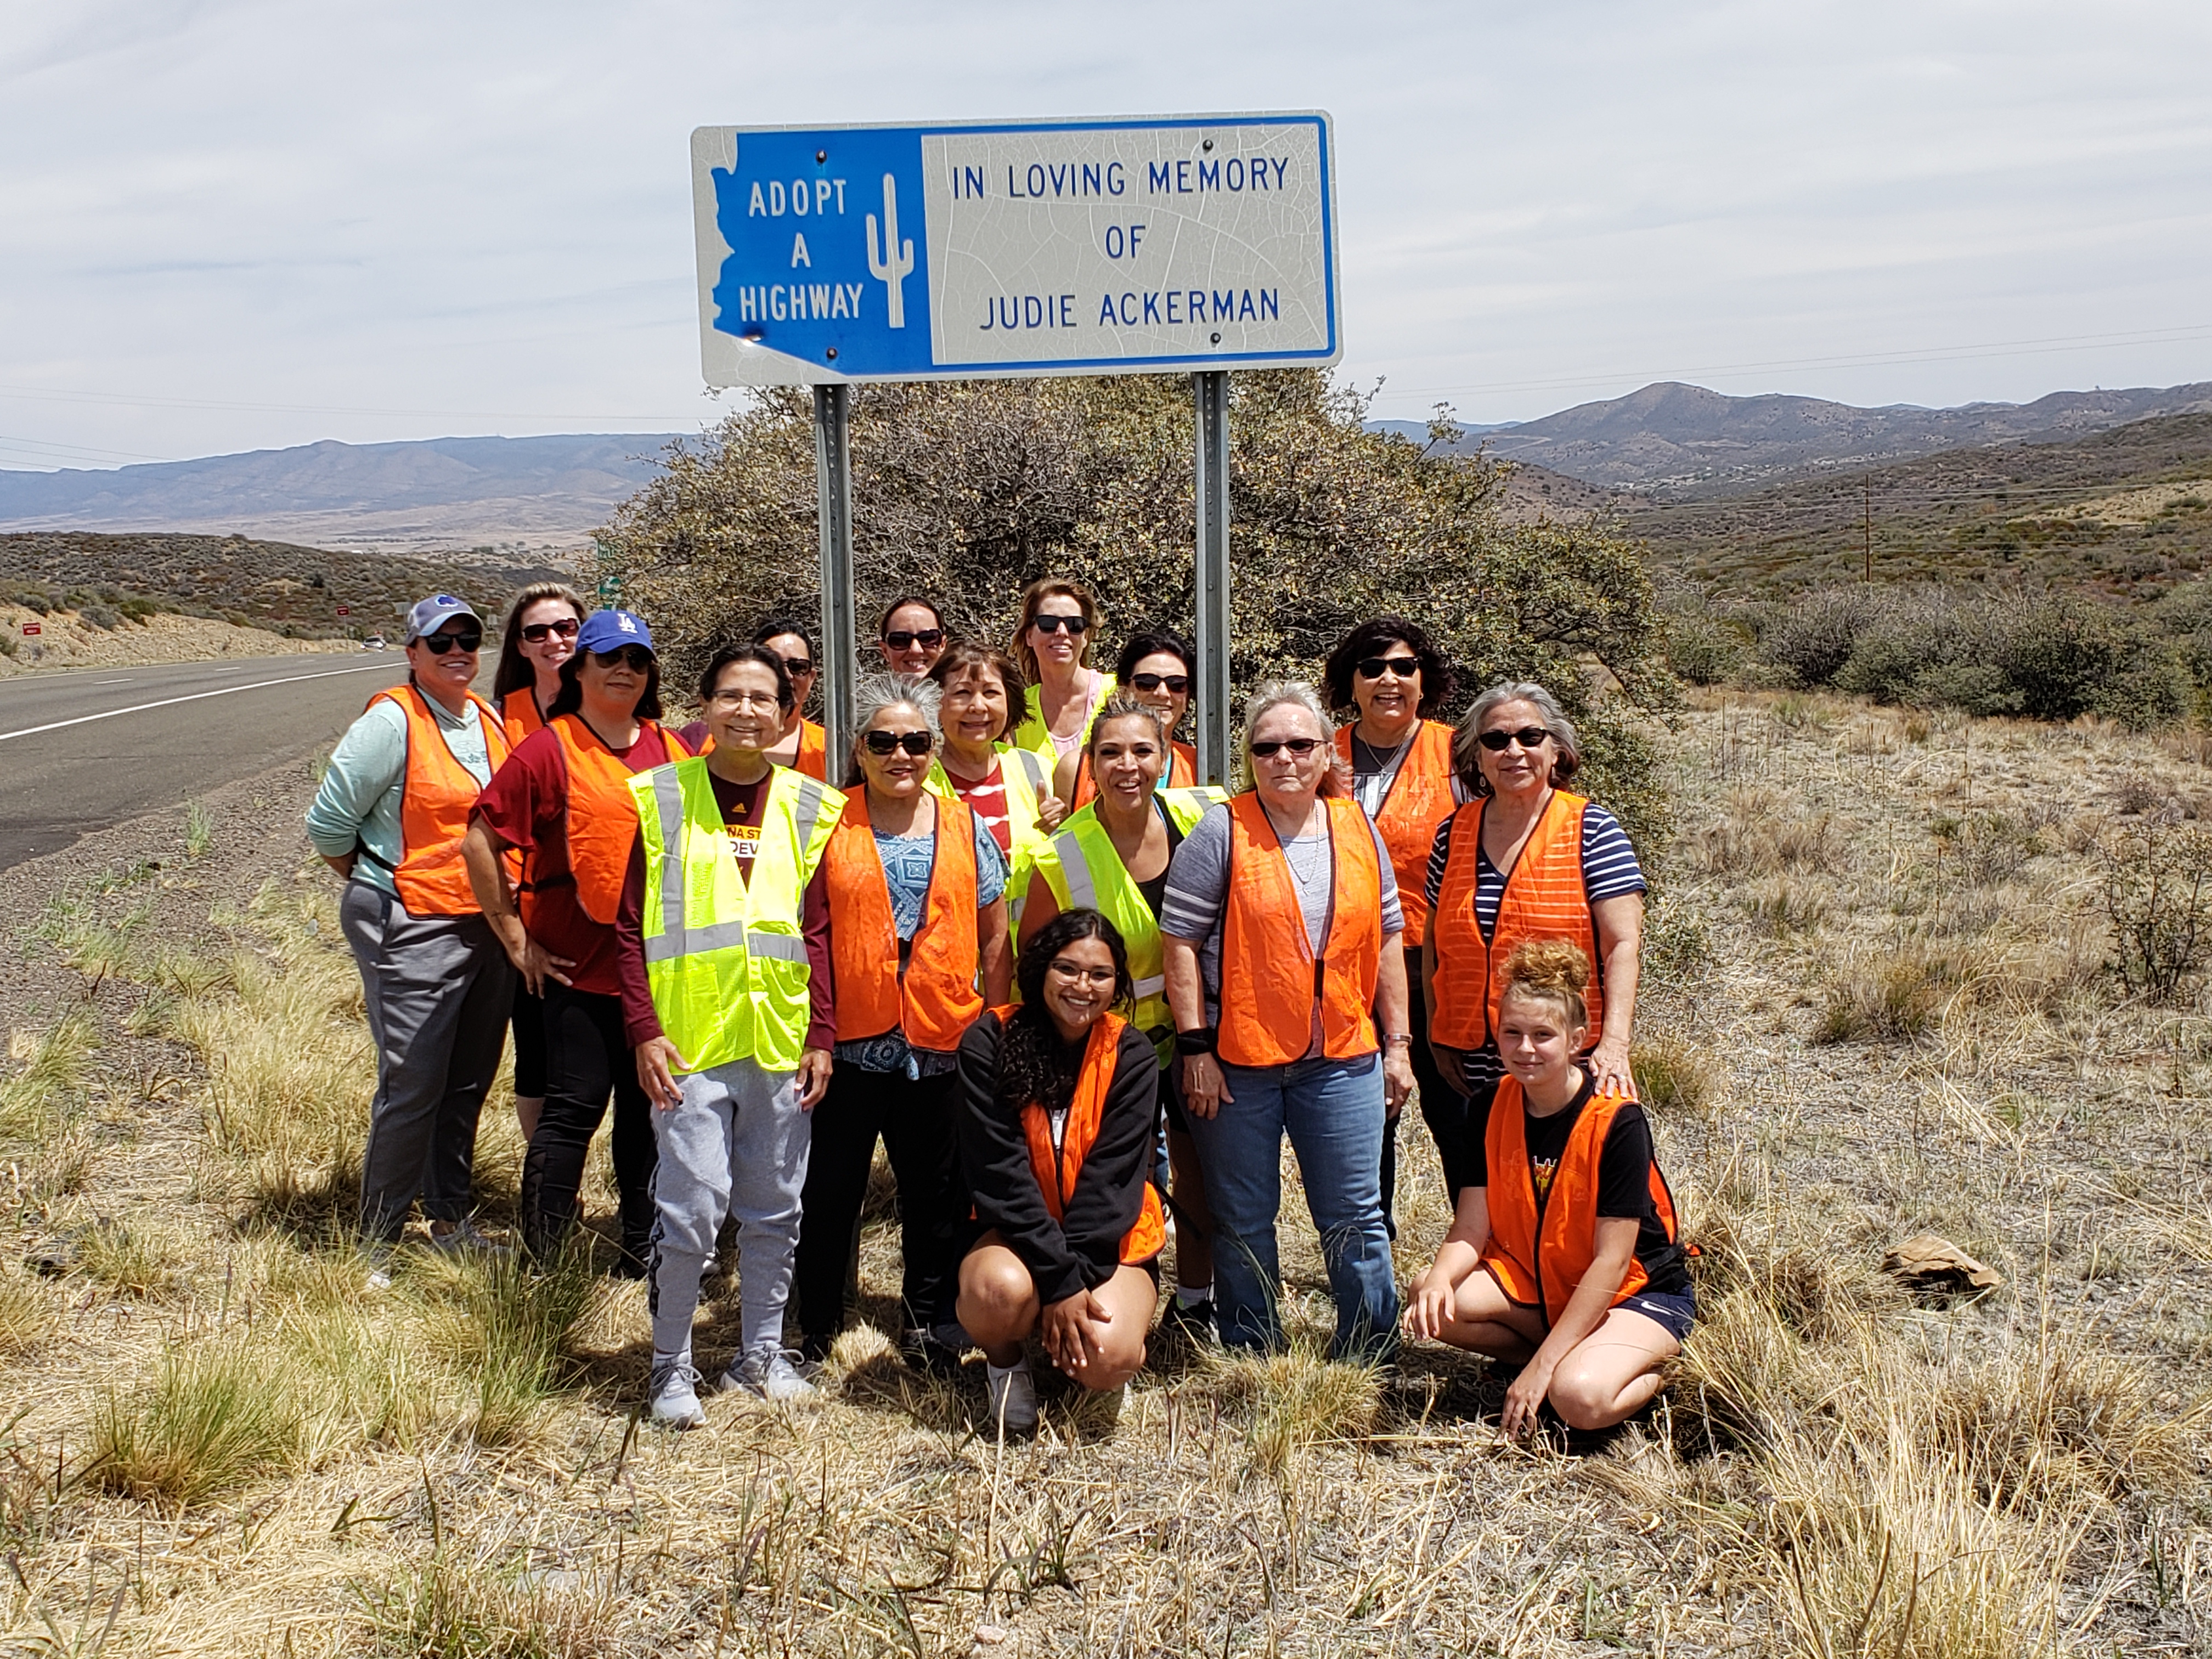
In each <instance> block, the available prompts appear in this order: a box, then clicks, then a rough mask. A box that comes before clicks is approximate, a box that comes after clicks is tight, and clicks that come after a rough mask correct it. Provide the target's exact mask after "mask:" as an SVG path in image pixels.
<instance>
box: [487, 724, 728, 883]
mask: <svg viewBox="0 0 2212 1659" xmlns="http://www.w3.org/2000/svg"><path fill="white" fill-rule="evenodd" d="M546 724H547V725H548V726H550V727H551V728H552V730H553V734H554V735H555V736H556V737H557V738H559V739H560V740H561V758H562V763H563V764H564V765H565V766H566V767H567V769H568V811H567V812H566V813H565V814H564V815H563V824H562V827H563V829H564V830H565V832H566V834H567V836H568V880H570V881H573V882H574V884H575V886H576V902H577V904H578V905H579V906H580V908H582V910H583V912H584V914H585V915H587V916H589V917H590V918H591V919H592V921H596V922H598V923H599V925H600V926H601V927H613V926H614V921H615V913H616V912H617V910H619V909H620V908H622V890H623V877H624V876H626V875H627V874H629V849H630V847H631V845H632V844H633V843H634V842H635V840H636V838H637V825H638V815H637V805H636V803H635V801H634V800H633V799H631V793H630V787H629V781H630V779H631V778H632V777H634V776H635V775H636V774H635V772H634V771H633V770H632V769H631V767H630V764H629V762H628V761H626V760H624V759H623V757H621V756H620V755H617V754H616V753H615V751H614V750H611V749H610V748H608V747H607V746H606V744H604V743H602V742H601V741H600V740H599V733H597V732H594V731H592V728H591V727H590V726H586V724H585V723H584V719H583V716H582V715H580V714H560V715H556V716H555V717H554V718H553V719H552V720H549V721H547V722H546ZM637 728H638V730H637V741H638V743H643V742H644V741H645V739H646V734H647V732H659V734H660V741H661V744H662V745H663V747H664V748H665V750H666V751H667V753H668V754H669V755H670V756H671V757H674V758H675V759H678V760H685V759H689V758H690V754H691V751H690V750H689V749H687V748H685V747H684V741H683V739H682V738H678V736H677V735H676V733H675V732H671V731H670V730H669V729H668V728H667V727H665V726H662V725H660V724H659V722H657V721H654V720H640V721H639V722H638V723H637ZM630 752H631V753H633V754H635V752H636V744H632V745H631V746H630ZM548 885H553V884H548V883H534V884H532V889H531V890H527V891H526V892H525V893H524V894H523V915H522V925H523V926H524V927H529V926H530V924H531V921H532V912H533V911H534V910H535V909H536V908H537V907H536V905H535V904H534V903H533V902H532V898H533V896H534V894H535V893H536V892H538V891H542V890H544V887H546V886H548Z"/></svg>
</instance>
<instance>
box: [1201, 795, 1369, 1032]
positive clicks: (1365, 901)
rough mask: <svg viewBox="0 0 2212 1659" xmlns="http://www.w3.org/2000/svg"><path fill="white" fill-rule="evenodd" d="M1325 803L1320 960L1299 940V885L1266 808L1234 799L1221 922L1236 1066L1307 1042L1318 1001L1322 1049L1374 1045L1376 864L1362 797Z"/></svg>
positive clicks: (1224, 1005)
mask: <svg viewBox="0 0 2212 1659" xmlns="http://www.w3.org/2000/svg"><path fill="white" fill-rule="evenodd" d="M1322 805H1325V806H1326V807H1327V808H1328V840H1329V857H1330V863H1331V869H1330V872H1329V875H1330V882H1331V890H1330V902H1329V911H1330V915H1329V926H1328V942H1327V944H1326V945H1325V946H1324V948H1323V949H1322V954H1321V957H1320V958H1319V960H1316V958H1315V957H1314V953H1313V947H1312V945H1311V944H1310V942H1309V941H1308V940H1307V939H1306V924H1305V916H1304V912H1303V911H1301V910H1300V909H1299V908H1298V889H1297V882H1296V881H1294V880H1293V879H1292V878H1291V863H1290V860H1289V858H1288V857H1287V856H1286V855H1285V853H1284V851H1283V844H1282V842H1281V841H1280V840H1279V839H1278V837H1277V836H1276V835H1275V826H1274V825H1273V823H1269V822H1268V820H1267V808H1266V807H1264V806H1262V805H1260V798H1259V797H1258V796H1257V795H1254V794H1243V795H1239V796H1237V798H1236V799H1234V800H1232V801H1231V802H1230V803H1229V893H1228V896H1227V899H1226V902H1225V903H1224V905H1223V907H1222V921H1221V1024H1220V1030H1219V1033H1218V1037H1217V1039H1216V1041H1217V1046H1218V1050H1219V1053H1220V1055H1221V1058H1222V1059H1223V1060H1226V1061H1227V1062H1228V1063H1229V1064H1230V1065H1231V1066H1287V1065H1289V1064H1290V1063H1291V1061H1292V1060H1299V1059H1303V1058H1304V1055H1305V1053H1306V1050H1307V1049H1308V1048H1310V1046H1311V1043H1312V1037H1313V1011H1314V1005H1315V1003H1316V1001H1318V1002H1319V1003H1320V1005H1321V1039H1322V1054H1324V1055H1326V1056H1327V1057H1328V1058H1329V1059H1330V1060H1352V1059H1356V1058H1358V1056H1359V1055H1361V1054H1373V1053H1374V1052H1375V1048H1376V1043H1375V1021H1374V1018H1373V1015H1372V1012H1371V1011H1372V1010H1373V1008H1374V1006H1375V979H1376V971H1377V969H1379V967H1380V965H1381V963H1382V959H1383V866H1382V860H1380V859H1379V858H1377V857H1376V852H1375V836H1374V832H1373V831H1372V830H1371V829H1369V827H1368V823H1367V814H1366V813H1364V812H1363V811H1360V810H1359V803H1358V801H1355V800H1346V799H1342V798H1339V797H1330V798H1325V799H1324V800H1323V802H1322Z"/></svg>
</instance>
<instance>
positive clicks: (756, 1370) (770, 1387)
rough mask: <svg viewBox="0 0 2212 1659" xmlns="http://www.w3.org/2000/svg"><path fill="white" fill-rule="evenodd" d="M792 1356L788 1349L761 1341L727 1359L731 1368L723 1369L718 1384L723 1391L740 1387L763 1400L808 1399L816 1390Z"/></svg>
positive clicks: (794, 1356)
mask: <svg viewBox="0 0 2212 1659" xmlns="http://www.w3.org/2000/svg"><path fill="white" fill-rule="evenodd" d="M794 1358H797V1356H796V1355H794V1354H793V1353H792V1352H790V1351H789V1350H788V1349H786V1348H782V1347H779V1346H776V1345H775V1344H774V1343H763V1344H762V1345H761V1346H759V1347H757V1348H755V1349H753V1350H752V1351H751V1352H749V1353H741V1354H739V1355H738V1357H737V1358H735V1359H734V1360H732V1361H731V1362H730V1369H729V1370H726V1371H724V1372H723V1373H722V1383H721V1386H722V1388H723V1389H725V1390H734V1389H744V1391H745V1392H746V1393H747V1394H750V1395H758V1396H759V1397H760V1398H761V1399H763V1400H805V1399H808V1398H810V1397H811V1395H813V1394H814V1392H815V1389H814V1385H813V1383H810V1382H808V1381H807V1380H806V1375H805V1372H804V1371H803V1370H800V1369H799V1366H797V1365H794V1364H792V1361H793V1359H794Z"/></svg>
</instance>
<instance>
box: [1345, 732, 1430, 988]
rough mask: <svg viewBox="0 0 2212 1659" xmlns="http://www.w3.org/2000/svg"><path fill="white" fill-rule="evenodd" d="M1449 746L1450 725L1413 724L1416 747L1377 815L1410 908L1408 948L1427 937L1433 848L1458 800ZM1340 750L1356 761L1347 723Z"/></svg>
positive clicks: (1405, 903) (1405, 941)
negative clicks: (1353, 757) (1441, 825)
mask: <svg viewBox="0 0 2212 1659" xmlns="http://www.w3.org/2000/svg"><path fill="white" fill-rule="evenodd" d="M1451 746H1452V730H1451V727H1449V726H1446V725H1444V724H1443V722H1442V721H1441V720H1423V721H1422V722H1421V723H1420V724H1419V726H1416V727H1414V729H1413V747H1412V748H1410V749H1408V750H1407V751H1406V757H1405V759H1403V760H1401V761H1400V762H1399V763H1398V769H1397V771H1396V772H1395V774H1393V775H1392V776H1391V779H1390V787H1389V788H1388V789H1386V790H1385V791H1384V792H1383V805H1382V809H1381V810H1380V811H1377V812H1376V814H1375V827H1376V829H1378V830H1379V831H1381V832H1382V836H1383V846H1384V847H1386V848H1389V853H1390V868H1391V869H1392V870H1394V871H1395V872H1397V877H1398V902H1399V904H1400V905H1401V907H1402V908H1404V910H1405V912H1406V935H1405V938H1404V939H1401V941H1400V943H1401V944H1402V945H1404V946H1405V947H1406V948H1407V950H1408V951H1412V950H1416V949H1418V948H1419V945H1420V943H1421V941H1422V939H1425V937H1427V928H1428V922H1429V898H1428V892H1429V849H1430V848H1431V847H1433V846H1434V845H1435V844H1436V840H1437V825H1438V824H1440V823H1443V821H1444V820H1445V819H1446V818H1448V817H1450V816H1451V812H1452V808H1453V807H1454V806H1455V805H1457V804H1458V803H1457V802H1455V800H1454V799H1452V758H1451ZM1336 754H1337V758H1338V759H1339V760H1341V761H1342V762H1343V763H1345V764H1346V766H1349V765H1351V764H1352V727H1351V726H1340V727H1339V728H1337V733H1336Z"/></svg>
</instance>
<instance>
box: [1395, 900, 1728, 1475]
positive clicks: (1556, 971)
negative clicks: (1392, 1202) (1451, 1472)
mask: <svg viewBox="0 0 2212 1659" xmlns="http://www.w3.org/2000/svg"><path fill="white" fill-rule="evenodd" d="M1503 978H1504V987H1503V989H1502V991H1501V993H1500V996H1499V1012H1498V1049H1499V1053H1500V1054H1501V1056H1502V1058H1503V1060H1504V1065H1505V1072H1506V1075H1505V1077H1504V1079H1503V1080H1502V1081H1501V1082H1500V1083H1499V1084H1498V1094H1497V1097H1496V1098H1495V1099H1494V1100H1493V1101H1492V1104H1491V1109H1490V1123H1489V1128H1488V1131H1487V1133H1486V1136H1485V1138H1484V1142H1483V1147H1482V1152H1483V1156H1482V1158H1480V1161H1479V1162H1478V1164H1477V1165H1476V1167H1475V1168H1474V1170H1473V1171H1472V1175H1473V1178H1474V1184H1473V1185H1471V1186H1468V1187H1466V1188H1462V1190H1461V1192H1460V1194H1459V1208H1458V1213H1457V1215H1456V1216H1455V1218H1454V1220H1453V1222H1452V1227H1451V1231H1450V1232H1449V1234H1448V1235H1446V1237H1445V1239H1444V1243H1443V1248H1442V1249H1439V1250H1438V1251H1437V1259H1436V1261H1435V1262H1434V1263H1433V1264H1432V1265H1431V1267H1430V1268H1429V1270H1428V1271H1427V1272H1426V1273H1423V1274H1421V1275H1420V1277H1419V1278H1418V1279H1415V1280H1414V1281H1413V1284H1412V1285H1409V1286H1408V1287H1407V1309H1406V1331H1407V1334H1408V1335H1410V1336H1427V1337H1434V1338H1436V1339H1437V1340H1440V1341H1443V1342H1449V1343H1451V1344H1453V1345H1454V1346H1457V1347H1462V1348H1470V1349H1472V1350H1474V1352H1477V1353H1483V1354H1488V1355H1489V1356H1491V1357H1492V1358H1495V1359H1502V1360H1505V1361H1507V1362H1509V1363H1513V1362H1519V1363H1520V1364H1521V1366H1522V1370H1521V1375H1520V1376H1518V1377H1516V1379H1515V1380H1514V1382H1513V1383H1512V1385H1511V1386H1510V1388H1508V1389H1507V1390H1506V1393H1505V1406H1504V1412H1503V1413H1502V1414H1501V1415H1500V1418H1499V1423H1498V1426H1499V1428H1500V1430H1501V1431H1503V1432H1504V1433H1505V1434H1507V1435H1509V1436H1510V1435H1516V1434H1520V1433H1522V1432H1525V1431H1528V1430H1531V1429H1533V1428H1534V1426H1535V1424H1536V1416H1537V1412H1538V1410H1539V1408H1540V1407H1542V1406H1543V1405H1544V1403H1545V1402H1546V1401H1550V1403H1551V1406H1552V1409H1553V1411H1555V1412H1557V1413H1559V1417H1560V1419H1561V1420H1562V1421H1564V1422H1565V1424H1566V1425H1568V1426H1569V1427H1570V1428H1574V1429H1583V1430H1588V1429H1602V1428H1609V1427H1611V1426H1612V1425H1613V1424H1616V1423H1619V1422H1621V1421H1623V1420H1624V1419H1626V1418H1628V1417H1630V1416H1632V1415H1633V1414H1634V1413H1636V1412H1637V1411H1638V1410H1640V1409H1641V1408H1642V1407H1644V1404H1645V1403H1646V1402H1647V1401H1650V1398H1651V1397H1652V1396H1653V1395H1656V1393H1658V1391H1659V1384H1660V1377H1659V1368H1660V1367H1661V1366H1662V1364H1665V1363H1666V1361H1667V1360H1668V1359H1670V1358H1673V1357H1674V1355H1675V1354H1676V1353H1678V1352H1680V1350H1681V1346H1682V1340H1683V1339H1684V1338H1685V1337H1686V1336H1687V1335H1688V1334H1689V1333H1690V1326H1691V1323H1692V1320H1693V1319H1694V1317H1695V1315H1696V1308H1695V1305H1694V1304H1693V1303H1692V1299H1691V1293H1690V1279H1689V1274H1688V1272H1687V1271H1686V1267H1685V1264H1684V1261H1683V1252H1682V1249H1681V1246H1680V1243H1679V1240H1678V1233H1677V1228H1676V1222H1675V1214H1674V1195H1673V1194H1671V1193H1670V1192H1669V1191H1668V1188H1667V1180H1666V1177H1665V1176H1662V1174H1660V1172H1659V1165H1658V1163H1657V1160H1656V1158H1654V1157H1653V1155H1652V1148H1651V1130H1650V1124H1649V1123H1648V1122H1647V1121H1645V1119H1644V1110H1643V1108H1641V1107H1640V1106H1638V1104H1637V1103H1636V1102H1634V1101H1633V1100H1631V1099H1629V1098H1627V1097H1626V1096H1622V1095H1618V1094H1600V1093H1598V1092H1597V1087H1596V1080H1595V1078H1594V1077H1593V1076H1592V1075H1591V1074H1590V1073H1589V1072H1588V1071H1586V1070H1585V1069H1584V1068H1583V1066H1582V1065H1579V1064H1577V1061H1576V1059H1575V1057H1576V1055H1577V1054H1581V1053H1582V1052H1583V1048H1584V1046H1585V1045H1586V1043H1587V1042H1588V1040H1589V1010H1588V1009H1587V1008H1586V1007H1585V1006H1583V991H1582V987H1583V985H1584V984H1585V983H1586V982H1587V981H1588V978H1589V957H1588V956H1586V955H1585V954H1584V953H1583V951H1582V949H1581V947H1580V946H1578V945H1572V944H1570V943H1568V942H1567V941H1565V940H1564V939H1533V940H1530V941H1528V943H1526V944H1524V945H1520V946H1519V947H1518V948H1516V950H1515V951H1514V952H1513V954H1512V955H1511V957H1509V958H1507V960H1506V963H1505V968H1504V975H1503Z"/></svg>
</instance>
